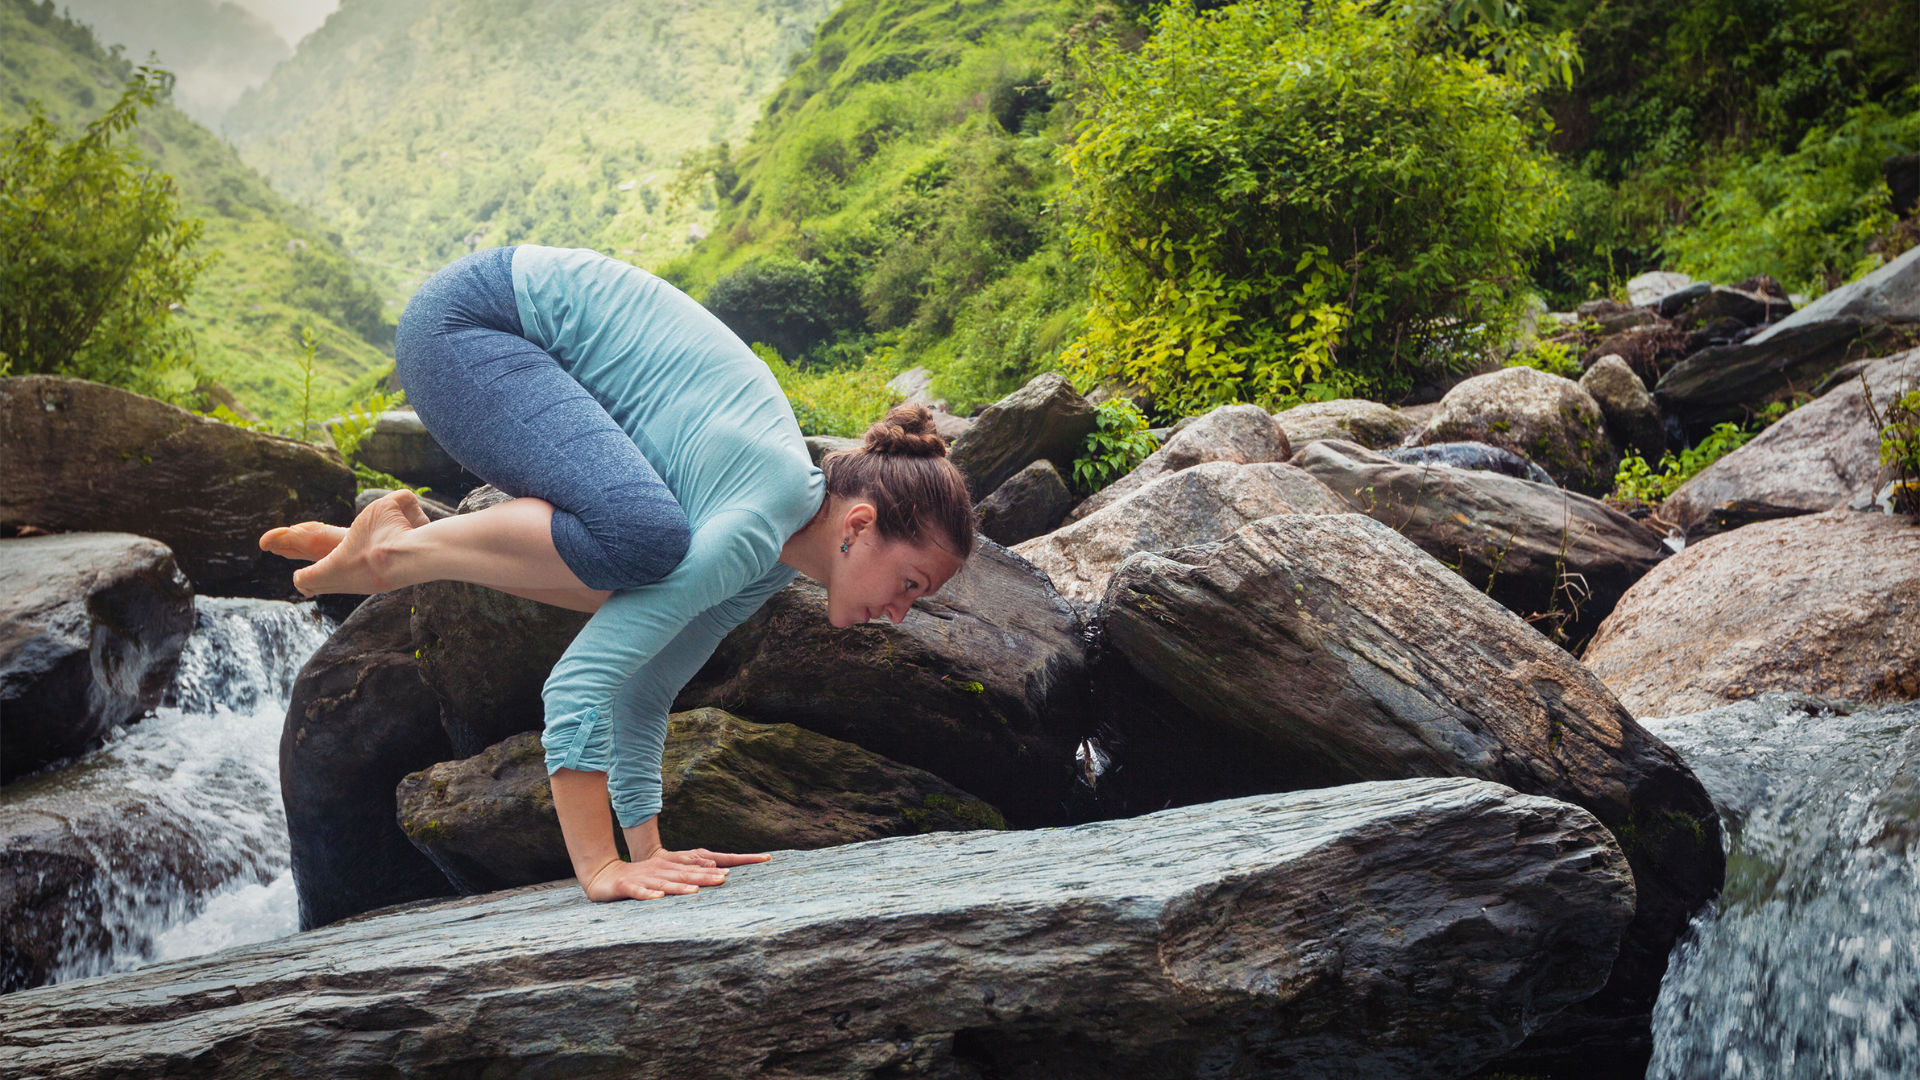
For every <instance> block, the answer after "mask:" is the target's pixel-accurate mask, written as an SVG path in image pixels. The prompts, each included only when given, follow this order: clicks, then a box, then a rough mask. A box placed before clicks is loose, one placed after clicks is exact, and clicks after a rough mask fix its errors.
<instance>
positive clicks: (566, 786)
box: [549, 769, 657, 889]
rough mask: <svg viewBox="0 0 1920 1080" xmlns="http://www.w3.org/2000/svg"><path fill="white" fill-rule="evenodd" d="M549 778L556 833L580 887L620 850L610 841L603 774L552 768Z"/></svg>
mask: <svg viewBox="0 0 1920 1080" xmlns="http://www.w3.org/2000/svg"><path fill="white" fill-rule="evenodd" d="M549 779H550V781H551V782H552V784H553V809H554V813H555V814H557V815H558V816H559V818H560V835H562V836H564V837H565V838H566V841H567V857H568V858H570V859H572V860H573V876H574V877H576V878H579V879H580V887H581V888H583V889H584V888H586V887H587V886H588V885H589V884H590V883H591V882H592V881H593V878H594V875H596V874H598V873H599V872H600V871H602V870H604V869H606V867H607V865H608V864H609V863H613V862H618V861H619V859H620V850H619V849H618V848H616V847H615V846H614V843H613V816H612V814H611V813H610V812H609V803H608V802H607V774H606V773H603V772H582V771H580V770H578V769H556V770H554V772H553V775H552V776H551V777H550V778H549ZM648 824H649V825H651V824H652V822H648ZM656 835H657V830H656ZM629 850H631V849H629Z"/></svg>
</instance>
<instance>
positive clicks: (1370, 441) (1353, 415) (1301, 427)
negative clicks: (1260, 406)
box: [1273, 398, 1420, 451]
mask: <svg viewBox="0 0 1920 1080" xmlns="http://www.w3.org/2000/svg"><path fill="white" fill-rule="evenodd" d="M1273 419H1274V421H1275V422H1276V423H1278V424H1279V425H1280V430H1282V431H1284V432H1286V435H1287V442H1288V443H1289V444H1290V446H1291V448H1292V449H1293V450H1294V451H1298V450H1299V449H1300V448H1301V447H1303V446H1305V445H1306V444H1307V443H1310V442H1312V441H1314V440H1315V439H1340V440H1342V441H1345V442H1350V443H1358V444H1360V445H1361V446H1364V447H1366V448H1367V449H1369V450H1381V449H1385V448H1386V447H1389V446H1399V445H1400V444H1401V443H1403V442H1405V441H1407V439H1408V438H1409V437H1411V436H1412V435H1413V433H1414V432H1416V431H1419V430H1420V423H1419V422H1418V421H1416V420H1414V418H1413V417H1411V416H1408V415H1407V414H1406V413H1403V412H1401V411H1400V410H1399V409H1392V408H1388V407H1387V406H1385V405H1382V404H1380V403H1379V402H1377V401H1366V400H1363V399H1359V398H1346V399H1342V400H1340V401H1316V402H1311V403H1309V404H1306V405H1295V406H1294V407H1293V408H1291V409H1287V410H1285V411H1284V412H1277V413H1274V414H1273Z"/></svg>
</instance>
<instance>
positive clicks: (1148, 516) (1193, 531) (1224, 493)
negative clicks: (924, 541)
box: [1014, 413, 1347, 607]
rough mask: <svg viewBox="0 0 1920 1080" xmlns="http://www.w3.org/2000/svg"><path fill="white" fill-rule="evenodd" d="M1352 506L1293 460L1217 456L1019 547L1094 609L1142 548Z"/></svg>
mask: <svg viewBox="0 0 1920 1080" xmlns="http://www.w3.org/2000/svg"><path fill="white" fill-rule="evenodd" d="M1261 415H1263V416H1264V415H1266V414H1265V413H1262V414H1261ZM1346 510H1347V507H1346V505H1345V504H1344V503H1342V502H1341V501H1340V500H1339V498H1338V497H1336V496H1335V495H1334V493H1333V492H1331V491H1328V490H1327V489H1326V487H1325V485H1323V484H1321V483H1320V481H1318V480H1316V479H1314V478H1313V477H1311V476H1309V475H1307V474H1306V473H1305V472H1302V471H1301V470H1299V469H1296V468H1294V467H1293V466H1291V465H1284V464H1281V463H1279V462H1260V463H1256V464H1251V465H1237V464H1234V463H1233V462H1230V461H1210V462H1207V463H1206V464H1204V465H1195V466H1194V467H1193V468H1191V469H1184V470H1182V471H1180V472H1176V473H1172V474H1170V475H1166V476H1163V477H1161V478H1160V479H1159V480H1156V481H1154V482H1153V483H1151V484H1148V485H1147V486H1146V487H1143V488H1140V489H1139V490H1137V491H1135V492H1134V493H1133V494H1132V495H1130V496H1128V497H1127V498H1125V499H1122V500H1120V501H1119V502H1116V503H1111V504H1109V505H1108V506H1107V507H1106V509H1104V510H1101V511H1099V512H1098V513H1096V514H1093V515H1091V516H1088V517H1084V518H1081V519H1080V520H1079V521H1076V522H1074V523H1073V524H1071V525H1068V526H1066V527H1064V528H1061V529H1059V530H1056V531H1054V532H1051V533H1048V534H1047V535H1045V536H1041V537H1036V538H1034V539H1032V540H1029V541H1027V542H1026V543H1024V544H1020V545H1019V546H1017V547H1015V548H1014V552H1015V553H1016V554H1018V555H1020V556H1022V557H1023V558H1025V559H1027V560H1028V561H1029V562H1031V563H1033V565H1035V566H1037V567H1039V568H1040V569H1041V570H1043V571H1045V572H1046V574H1047V577H1048V578H1050V579H1051V580H1052V581H1053V587H1054V588H1056V589H1059V590H1060V595H1061V596H1063V597H1065V598H1066V599H1067V600H1069V601H1071V602H1073V603H1076V604H1080V605H1083V606H1087V607H1091V606H1092V605H1093V604H1096V603H1098V602H1099V600H1100V598H1101V597H1102V596H1104V595H1105V594H1106V591H1107V579H1108V578H1109V577H1111V576H1112V575H1113V572H1114V570H1115V569H1117V568H1118V567H1119V565H1120V564H1121V563H1122V562H1123V561H1125V560H1126V557H1127V556H1129V555H1131V554H1133V553H1134V552H1136V551H1167V550H1169V549H1171V548H1178V547H1186V546H1188V545H1190V544H1199V543H1205V542H1206V541H1209V540H1218V539H1220V538H1221V537H1223V536H1226V535H1228V534H1230V533H1232V532H1233V531H1234V530H1236V529H1238V528H1240V527H1241V526H1242V525H1245V524H1247V523H1248V522H1250V521H1258V520H1259V519H1261V518H1263V517H1268V516H1270V515H1273V514H1340V513H1345V512H1346Z"/></svg>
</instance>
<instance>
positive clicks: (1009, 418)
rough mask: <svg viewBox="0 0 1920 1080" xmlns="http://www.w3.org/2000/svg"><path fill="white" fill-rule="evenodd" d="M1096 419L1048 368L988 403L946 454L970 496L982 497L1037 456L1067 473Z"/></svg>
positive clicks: (1089, 407)
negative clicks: (958, 471)
mask: <svg viewBox="0 0 1920 1080" xmlns="http://www.w3.org/2000/svg"><path fill="white" fill-rule="evenodd" d="M1096 423H1097V420H1096V418H1095V416H1094V411H1093V406H1092V405H1091V404H1090V403H1088V401H1087V399H1086V398H1083V397H1081V396H1080V395H1079V394H1078V393H1077V392H1075V390H1074V389H1073V387H1072V386H1070V385H1068V384H1067V380H1066V378H1065V377H1064V376H1062V375H1060V374H1058V373H1057V372H1051V371H1050V372H1048V373H1046V374H1045V375H1040V376H1036V377H1035V378H1034V379H1033V381H1032V382H1029V383H1028V384H1027V385H1025V386H1023V387H1021V388H1020V389H1018V390H1015V391H1014V392H1013V393H1011V394H1008V395H1007V396H1006V397H1003V398H1001V399H1000V400H999V401H996V402H994V403H993V404H992V405H990V406H988V407H987V411H985V412H983V413H981V414H980V415H979V416H978V417H976V418H975V419H974V422H973V426H972V427H970V428H968V429H967V432H966V434H964V435H962V436H960V437H959V438H958V439H956V440H954V443H953V450H952V453H951V455H950V456H951V459H952V461H953V464H954V466H955V467H956V468H958V469H959V470H960V473H961V475H963V476H965V477H966V478H967V487H968V488H969V490H971V491H972V492H973V496H974V498H976V499H979V498H984V497H986V496H987V495H989V494H991V493H992V492H993V490H994V489H995V488H997V487H999V486H1000V485H1001V484H1004V483H1006V482H1007V478H1008V477H1011V476H1012V475H1013V474H1014V473H1017V472H1019V471H1020V470H1021V469H1024V468H1026V467H1027V464H1028V463H1029V462H1031V461H1034V460H1035V459H1038V458H1045V459H1047V460H1048V461H1051V462H1053V464H1054V467H1055V468H1057V469H1060V470H1062V471H1063V472H1064V471H1070V470H1071V469H1072V468H1073V459H1074V458H1076V457H1078V456H1079V454H1080V444H1081V443H1082V442H1083V441H1085V439H1086V437H1087V436H1088V435H1090V434H1092V433H1093V429H1094V426H1095V424H1096Z"/></svg>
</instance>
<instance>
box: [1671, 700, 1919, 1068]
mask: <svg viewBox="0 0 1920 1080" xmlns="http://www.w3.org/2000/svg"><path fill="white" fill-rule="evenodd" d="M1645 724H1646V727H1647V728H1648V730H1650V731H1652V732H1653V733H1654V734H1656V735H1658V736H1659V737H1660V738H1661V739H1663V740H1665V741H1666V742H1667V743H1668V745H1670V746H1672V747H1673V748H1674V749H1676V750H1678V751H1679V752H1680V754H1681V755H1682V756H1683V757H1685V758H1686V759H1687V763H1688V764H1689V765H1691V766H1692V767H1693V770H1694V772H1695V773H1697V774H1698V775H1699V777H1700V780H1701V782H1702V783H1704V784H1705V785H1706V787H1707V791H1708V792H1709V793H1710V794H1711V795H1712V796H1713V800H1714V803H1715V804H1716V805H1717V806H1718V807H1719V808H1720V815H1721V820H1722V823H1723V824H1724V825H1725V827H1726V832H1727V885H1726V890H1725V892H1724V893H1723V894H1722V895H1721V898H1720V900H1719V901H1718V902H1717V903H1716V904H1714V905H1713V906H1712V907H1711V908H1709V909H1708V910H1707V911H1705V912H1703V913H1701V915H1700V916H1699V917H1697V918H1696V919H1695V920H1694V922H1693V926H1692V929H1691V930H1690V931H1689V932H1688V934H1687V936H1686V937H1685V938H1684V939H1682V941H1681V944H1680V946H1679V947H1678V948H1677V949H1675V950H1674V955H1673V963H1672V966H1671V967H1670V968H1669V969H1668V971H1667V977H1666V980H1665V982H1664V983H1663V984H1662V985H1661V988H1660V999H1659V1001H1658V1003H1657V1004H1656V1005H1655V1006H1654V1013H1653V1035H1654V1054H1653V1064H1652V1067H1651V1068H1650V1069H1648V1071H1647V1076H1648V1077H1649V1080H1697V1078H1709V1077H1711V1078H1728V1080H1750V1078H1751V1080H1762V1078H1767V1080H1771V1078H1774V1077H1780V1078H1788V1077H1792V1078H1798V1077H1833V1078H1849V1080H1851V1078H1861V1080H1865V1078H1876V1080H1877V1078H1885V1080H1896V1078H1897V1080H1912V1078H1914V1077H1920V865H1917V863H1920V702H1906V703H1902V704H1899V705H1892V706H1882V707H1878V708H1867V709H1858V710H1853V711H1848V710H1847V707H1845V706H1840V707H1838V708H1837V709H1835V708H1832V707H1822V703H1820V702H1817V701H1813V700H1809V699H1795V698H1792V697H1788V696H1786V695H1780V694H1768V695H1765V696H1764V697H1762V698H1761V699H1759V700H1756V701H1749V702H1742V703H1740V704H1737V705H1730V706H1727V707H1725V708H1720V709H1712V710H1709V711H1707V712H1702V713H1695V714H1692V715H1690V716H1681V717H1674V718H1672V719H1667V720H1650V721H1646V722H1645Z"/></svg>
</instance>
